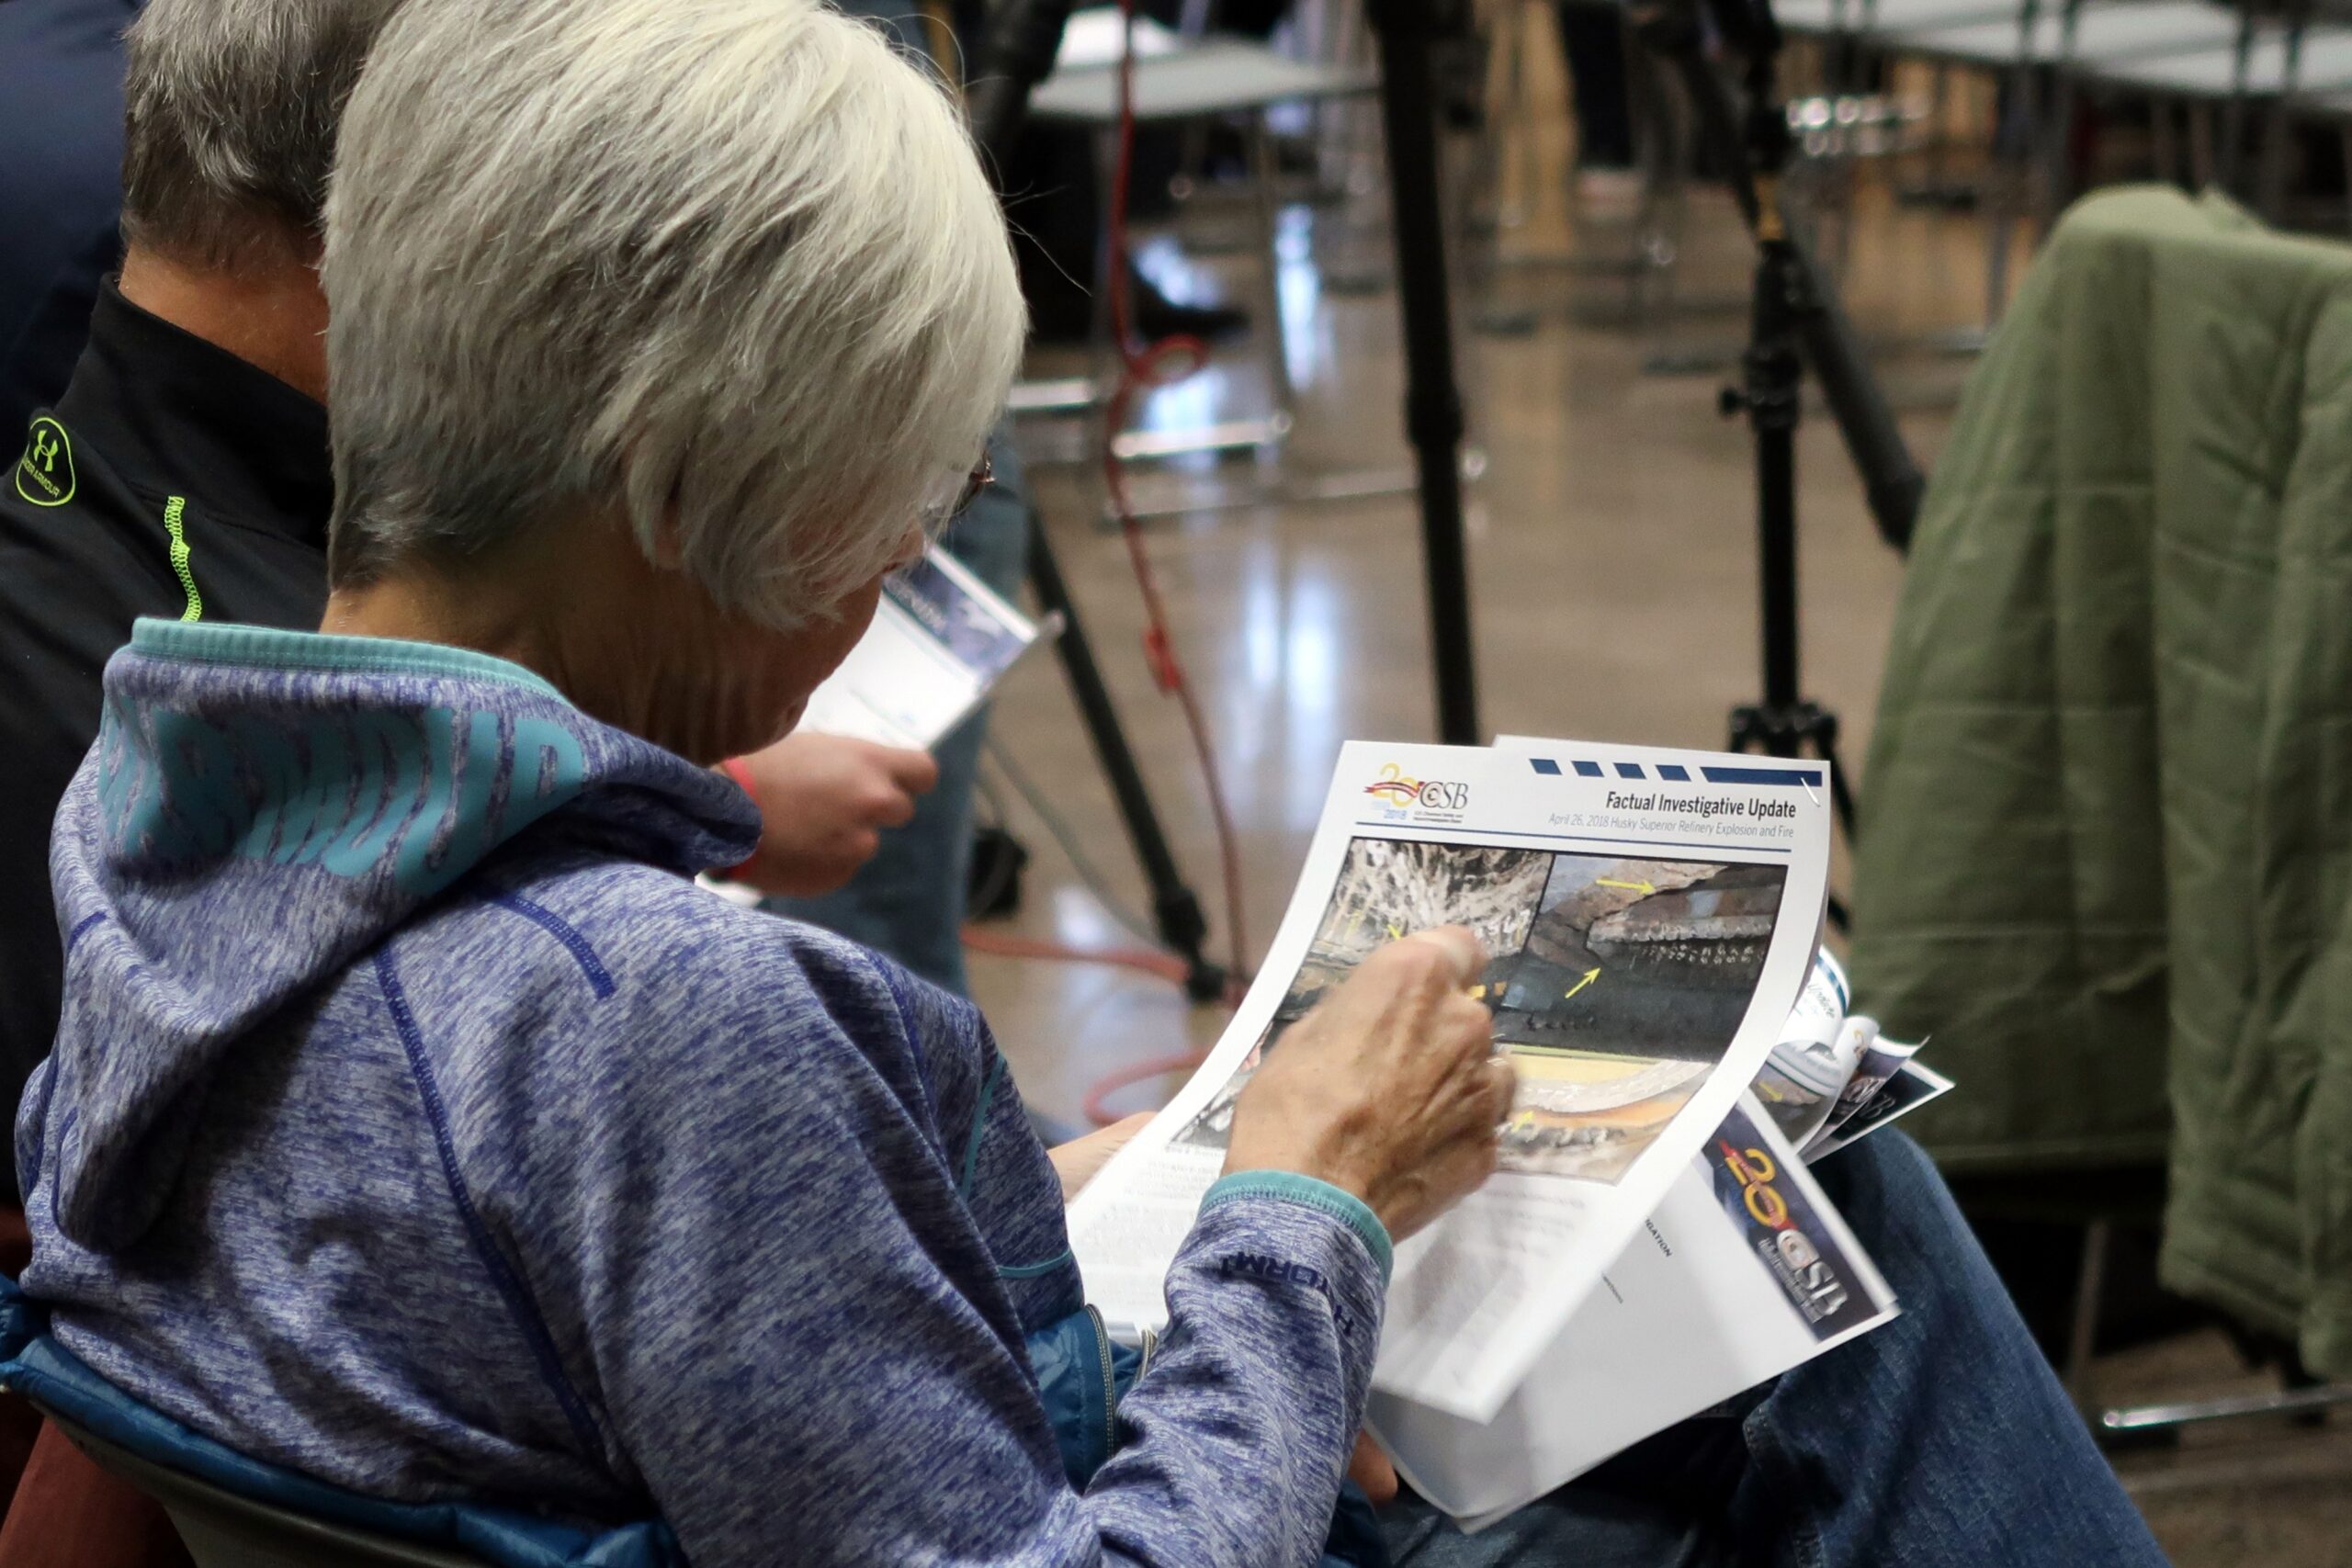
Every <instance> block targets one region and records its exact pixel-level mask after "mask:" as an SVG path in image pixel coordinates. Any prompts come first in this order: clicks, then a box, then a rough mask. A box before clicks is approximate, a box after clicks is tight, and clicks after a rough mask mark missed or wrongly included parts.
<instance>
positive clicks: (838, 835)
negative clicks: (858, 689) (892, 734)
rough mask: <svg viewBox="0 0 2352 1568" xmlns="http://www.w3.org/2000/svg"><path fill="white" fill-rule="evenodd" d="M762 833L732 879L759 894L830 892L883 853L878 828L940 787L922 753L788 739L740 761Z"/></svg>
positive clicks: (901, 819) (815, 738) (833, 739)
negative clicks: (876, 852)
mask: <svg viewBox="0 0 2352 1568" xmlns="http://www.w3.org/2000/svg"><path fill="white" fill-rule="evenodd" d="M741 765H742V769H743V772H744V773H746V774H748V775H749V776H750V779H751V784H752V802H753V803H754V804H756V805H757V806H758V807H759V808H760V817H761V819H762V824H763V831H762V832H761V835H760V847H759V850H758V852H756V853H754V854H753V855H752V858H751V859H750V860H748V861H746V862H744V863H742V864H741V866H738V867H737V868H736V869H735V870H734V871H732V872H730V873H729V877H730V878H731V879H732V880H734V881H737V882H743V883H749V884H750V885H751V886H753V887H756V888H758V889H759V890H760V891H761V892H763V893H767V894H771V895H782V896H787V897H803V898H805V897H811V896H813V895H816V894H819V893H830V892H831V891H832V890H833V889H834V888H836V887H839V886H842V884H843V883H845V882H847V881H848V880H849V879H850V878H851V877H852V876H854V875H855V874H857V868H858V867H859V866H862V865H864V864H865V863H866V862H867V861H869V860H872V859H873V858H874V852H875V851H876V850H877V849H879V848H880V847H881V844H882V829H885V828H896V827H899V826H900V825H901V824H903V823H905V822H906V820H907V819H908V818H910V817H912V816H913V815H914V814H915V796H917V795H922V794H923V793H924V792H925V791H927V790H929V789H930V788H931V787H932V786H933V784H937V783H938V782H939V764H938V763H937V762H934V761H932V758H931V754H930V753H929V752H927V751H905V750H899V749H898V748H896V747H891V746H877V745H876V744H875V743H874V742H872V741H870V740H852V739H849V738H847V737H846V736H841V735H787V736H786V737H785V738H784V739H781V740H779V741H777V742H776V743H775V745H773V746H770V747H768V748H766V749H765V750H759V751H754V752H752V754H751V755H750V756H748V757H744V758H742V759H741Z"/></svg>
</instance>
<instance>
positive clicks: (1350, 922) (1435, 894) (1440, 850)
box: [1176, 839, 1553, 1149]
mask: <svg viewBox="0 0 2352 1568" xmlns="http://www.w3.org/2000/svg"><path fill="white" fill-rule="evenodd" d="M1552 858H1553V857H1552V855H1551V853H1550V852H1548V851H1544V850H1518V849H1498V848H1495V847H1492V846H1487V845H1472V844H1426V843H1413V842H1408V841H1404V840H1396V839H1357V840H1353V841H1352V842H1351V843H1350V844H1349V845H1348V854H1347V859H1346V861H1345V862H1344V863H1342V864H1341V866H1340V875H1339V880H1338V882H1337V883H1336V884H1335V885H1334V886H1333V887H1332V890H1331V900H1330V902H1329V904H1327V905H1326V906H1325V907H1324V909H1323V919H1322V921H1321V923H1320V924H1319V925H1318V926H1317V928H1316V931H1315V941H1314V942H1313V943H1312V944H1311V945H1310V946H1309V947H1308V948H1307V950H1306V958H1305V960H1304V961H1302V962H1301V963H1300V964H1299V967H1298V973H1297V974H1296V975H1295V976H1292V977H1291V982H1290V986H1289V987H1288V989H1287V990H1285V991H1284V993H1283V999H1282V1005H1281V1006H1280V1007H1278V1008H1276V1009H1275V1010H1274V1016H1273V1019H1272V1021H1270V1022H1269V1023H1268V1024H1267V1026H1266V1029H1265V1032H1263V1033H1262V1034H1261V1035H1260V1036H1259V1039H1258V1043H1257V1044H1256V1045H1255V1046H1254V1047H1252V1048H1251V1050H1250V1055H1248V1056H1246V1057H1244V1058H1243V1059H1242V1063H1241V1066H1239V1067H1238V1068H1236V1069H1235V1071H1234V1074H1233V1077H1231V1078H1229V1079H1227V1081H1226V1084H1225V1086H1224V1087H1223V1088H1221V1089H1218V1090H1217V1092H1216V1096H1215V1097H1214V1098H1212V1099H1211V1100H1210V1101H1209V1103H1208V1105H1207V1106H1206V1107H1205V1108H1204V1110H1203V1111H1201V1113H1200V1114H1199V1115H1198V1116H1196V1117H1194V1118H1193V1121H1192V1122H1191V1123H1190V1124H1189V1125H1188V1126H1186V1127H1185V1129H1184V1130H1183V1132H1182V1133H1181V1134H1177V1139H1176V1141H1177V1142H1178V1143H1181V1144H1186V1145H1192V1146H1193V1147H1195V1148H1208V1149H1221V1148H1223V1147H1225V1144H1226V1136H1227V1134H1228V1133H1229V1132H1231V1131H1232V1127H1233V1101H1234V1099H1235V1097H1236V1096H1238V1094H1240V1092H1241V1088H1242V1086H1243V1085H1244V1084H1246V1083H1248V1082H1249V1081H1250V1074H1251V1073H1253V1072H1255V1071H1256V1070H1257V1067H1258V1064H1259V1062H1260V1061H1261V1060H1262V1059H1263V1057H1264V1055H1265V1054H1266V1052H1267V1051H1269V1050H1270V1049H1272V1048H1273V1047H1274V1046H1275V1045H1277V1044H1279V1043H1280V1042H1281V1040H1282V1036H1283V1031H1284V1030H1286V1029H1288V1028H1289V1027H1290V1026H1291V1025H1292V1024H1294V1023H1295V1022H1297V1021H1299V1020H1300V1019H1302V1018H1304V1017H1306V1014H1307V1012H1308V1011H1309V1010H1312V1009H1313V1008H1314V1006H1315V1004H1316V1003H1317V1002H1318V1001H1320V1000H1322V998H1323V993H1324V992H1326V991H1328V990H1329V989H1330V988H1331V987H1334V986H1336V985H1338V984H1339V983H1340V981H1341V980H1344V979H1346V978H1347V976H1348V975H1349V974H1350V972H1351V971H1352V970H1353V969H1354V968H1355V966H1356V965H1357V964H1361V963H1363V960H1364V959H1366V958H1367V957H1369V956H1371V954H1372V953H1373V951H1374V949H1376V948H1378V947H1380V946H1381V945H1383V944H1384V943H1385V942H1393V941H1395V940H1396V939H1397V938H1398V937H1402V936H1407V935H1409V934H1411V933H1412V932H1414V931H1428V930H1429V929H1430V927H1432V926H1467V927H1469V928H1470V930H1471V931H1475V932H1476V933H1477V937H1478V940H1479V941H1480V942H1484V943H1485V944H1486V947H1487V968H1486V973H1485V974H1484V975H1482V976H1480V977H1479V980H1478V982H1477V984H1476V986H1475V987H1473V992H1474V994H1475V995H1476V996H1478V997H1479V998H1482V999H1484V1000H1486V1001H1487V1005H1488V1006H1489V1007H1491V1006H1493V1004H1494V999H1495V998H1498V997H1499V996H1500V995H1501V994H1502V992H1503V990H1504V988H1505V987H1507V986H1508V985H1509V983H1510V976H1511V972H1512V970H1513V968H1514V966H1515V965H1516V964H1518V962H1519V958H1520V954H1521V952H1522V951H1523V950H1524V949H1525V948H1526V946H1527V936H1528V932H1529V931H1530V930H1531V929H1532V926H1533V923H1534V920H1535V912H1536V908H1537V906H1538V903H1539V901H1540V900H1541V899H1542V897H1543V895H1544V886H1545V884H1546V882H1547V881H1548V880H1549V879H1550V876H1551V874H1552Z"/></svg>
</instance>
